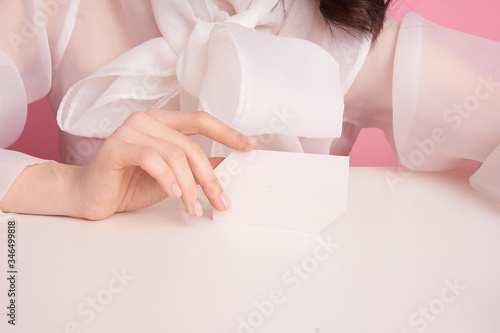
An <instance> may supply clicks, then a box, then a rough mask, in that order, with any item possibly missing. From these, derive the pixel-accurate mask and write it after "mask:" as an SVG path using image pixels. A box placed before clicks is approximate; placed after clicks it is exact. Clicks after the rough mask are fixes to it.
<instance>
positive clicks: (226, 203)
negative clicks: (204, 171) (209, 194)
mask: <svg viewBox="0 0 500 333" xmlns="http://www.w3.org/2000/svg"><path fill="white" fill-rule="evenodd" d="M220 201H222V204H223V205H224V207H225V208H226V209H231V207H233V204H232V203H231V200H229V198H228V197H227V195H226V193H224V192H222V193H221V195H220Z"/></svg>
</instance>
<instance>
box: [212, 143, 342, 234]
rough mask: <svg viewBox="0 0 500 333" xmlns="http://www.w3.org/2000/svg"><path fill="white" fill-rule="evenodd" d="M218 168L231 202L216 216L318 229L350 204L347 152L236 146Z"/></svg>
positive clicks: (251, 222)
mask: <svg viewBox="0 0 500 333" xmlns="http://www.w3.org/2000/svg"><path fill="white" fill-rule="evenodd" d="M215 173H216V174H217V177H218V178H219V180H220V182H221V184H222V186H223V188H224V192H225V193H226V195H227V196H228V197H229V198H230V200H231V202H232V204H233V207H232V208H231V209H230V210H228V211H225V212H219V211H216V210H214V215H213V219H214V221H221V222H230V223H239V224H246V225H255V226H263V227H270V228H279V229H286V230H294V231H305V232H313V233H319V232H321V231H322V230H323V229H324V228H325V227H327V226H328V225H329V224H330V223H332V222H333V221H334V220H335V219H336V218H337V217H338V216H339V215H340V214H342V213H343V212H344V211H345V209H346V207H347V183H348V173H349V158H348V157H344V156H331V155H316V154H303V153H288V152H276V151H263V150H255V151H252V152H249V153H242V152H233V153H231V154H230V155H229V156H228V157H227V158H226V159H225V160H224V161H223V162H222V163H221V164H220V165H219V166H218V167H217V168H216V169H215Z"/></svg>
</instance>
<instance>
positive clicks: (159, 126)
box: [0, 109, 256, 220]
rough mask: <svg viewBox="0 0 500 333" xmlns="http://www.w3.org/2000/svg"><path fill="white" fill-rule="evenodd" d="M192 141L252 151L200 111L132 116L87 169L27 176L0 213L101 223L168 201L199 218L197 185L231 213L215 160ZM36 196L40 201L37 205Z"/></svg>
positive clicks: (62, 168) (48, 167) (33, 171)
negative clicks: (202, 138) (177, 199)
mask: <svg viewBox="0 0 500 333" xmlns="http://www.w3.org/2000/svg"><path fill="white" fill-rule="evenodd" d="M194 134H201V135H204V136H206V137H208V138H210V139H212V140H215V141H217V142H220V143H222V144H224V145H226V146H228V147H230V148H233V149H236V150H240V151H251V150H253V149H254V148H255V144H256V139H255V138H251V137H247V136H244V135H242V134H241V133H239V132H238V131H236V130H234V129H232V128H231V127H229V126H227V125H225V124H224V123H222V122H221V121H219V120H217V119H216V118H214V117H212V116H211V115H210V114H208V113H206V112H203V111H194V112H189V111H165V110H159V109H151V110H149V111H147V112H136V113H133V114H132V115H131V116H130V117H129V118H128V119H127V120H126V121H125V123H124V124H123V125H122V126H121V127H119V128H118V129H117V130H116V131H115V132H114V133H113V134H112V135H111V136H110V137H109V138H108V139H106V140H105V141H104V142H103V144H102V146H101V147H100V149H99V151H98V152H97V154H96V156H95V157H94V159H93V160H92V161H91V162H90V164H89V165H87V166H82V167H72V166H66V165H61V164H56V163H44V164H42V165H33V166H29V167H27V168H25V170H24V171H23V172H22V173H21V174H20V176H19V177H18V179H16V181H15V182H14V184H13V185H12V186H11V189H9V191H8V192H7V194H6V195H5V196H4V198H3V200H2V202H1V205H0V208H1V209H2V210H3V211H5V212H17V213H29V214H51V215H70V216H75V217H81V218H86V219H89V220H99V219H103V218H106V217H108V216H110V215H112V214H113V213H115V212H122V211H128V210H134V209H140V208H143V207H147V206H150V205H152V204H154V203H157V202H159V201H161V200H162V199H164V198H165V197H167V196H172V197H181V198H182V201H183V203H184V206H185V207H186V210H187V212H188V213H189V214H190V215H192V216H201V215H202V213H203V211H202V207H201V205H200V202H199V200H198V190H197V187H196V184H197V183H198V184H200V185H201V187H202V189H203V191H204V193H205V194H206V196H207V198H208V199H209V201H210V203H211V205H212V206H213V207H214V208H215V209H218V210H226V209H229V208H230V207H231V203H230V201H229V199H228V198H227V197H226V196H225V195H224V194H223V191H222V187H221V185H220V183H219V180H218V179H217V177H216V175H215V173H214V171H213V165H216V164H217V162H219V163H220V161H221V159H220V158H219V159H212V160H209V159H208V158H207V157H206V155H205V153H204V151H203V150H202V148H201V147H200V145H199V144H198V143H197V142H196V141H194V140H193V139H191V138H189V137H188V135H194ZM33 182H36V183H37V184H34V183H33ZM30 185H31V186H30ZM29 187H31V188H32V189H33V187H35V188H36V190H34V191H33V190H31V191H30V190H29ZM63 187H64V189H63ZM37 196H38V197H39V198H38V200H41V201H39V202H36V200H37V198H36V197H37ZM21 198H23V199H25V200H28V201H27V202H22V201H21ZM44 200H45V205H44V204H43V201H44ZM52 201H53V202H52ZM47 204H48V205H47Z"/></svg>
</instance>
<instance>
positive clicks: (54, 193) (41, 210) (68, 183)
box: [0, 162, 80, 217]
mask: <svg viewBox="0 0 500 333" xmlns="http://www.w3.org/2000/svg"><path fill="white" fill-rule="evenodd" d="M77 168H78V167H74V166H70V165H64V164H59V163H56V162H46V163H42V164H35V165H29V166H27V167H26V168H24V170H23V171H22V172H21V173H20V174H19V176H18V177H17V178H16V180H15V181H14V183H13V184H12V186H11V187H10V188H9V190H8V191H7V193H6V194H5V195H4V197H3V198H2V200H1V201H0V210H1V211H3V212H5V213H23V214H38V215H66V216H75V217H80V216H79V213H78V209H77V208H76V205H75V186H74V184H75V181H74V179H75V174H76V172H75V171H76V170H77Z"/></svg>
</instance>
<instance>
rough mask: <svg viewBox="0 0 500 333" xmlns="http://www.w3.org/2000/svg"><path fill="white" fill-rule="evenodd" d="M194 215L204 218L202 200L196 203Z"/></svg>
mask: <svg viewBox="0 0 500 333" xmlns="http://www.w3.org/2000/svg"><path fill="white" fill-rule="evenodd" d="M193 207H194V214H195V215H196V216H197V217H200V216H203V208H202V207H201V204H200V200H196V201H195V202H194V206H193Z"/></svg>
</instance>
